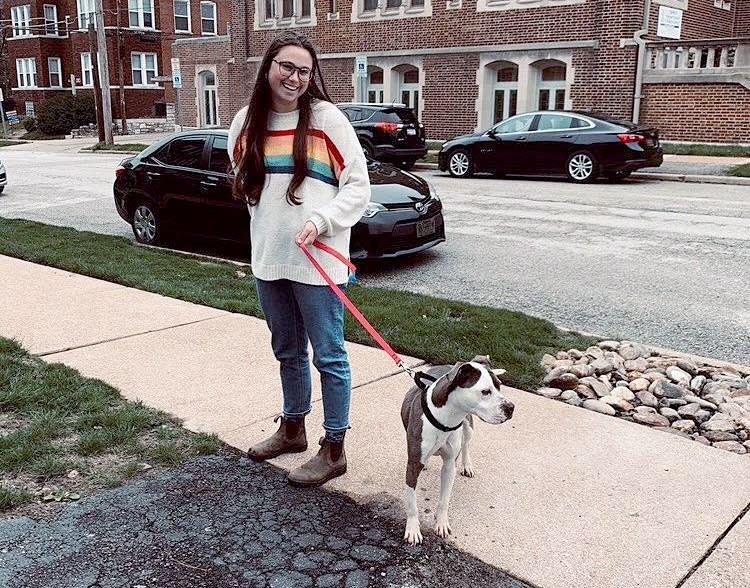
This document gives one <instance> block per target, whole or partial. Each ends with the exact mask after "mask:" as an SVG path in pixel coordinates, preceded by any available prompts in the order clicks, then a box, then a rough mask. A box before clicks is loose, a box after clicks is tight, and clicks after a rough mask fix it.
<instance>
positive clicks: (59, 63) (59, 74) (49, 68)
mask: <svg viewBox="0 0 750 588" xmlns="http://www.w3.org/2000/svg"><path fill="white" fill-rule="evenodd" d="M53 63H55V64H57V71H56V72H53V71H52V69H53V68H52V64H53ZM53 73H54V74H55V75H57V77H58V78H59V79H60V83H59V84H54V83H52V74H53ZM47 75H48V77H49V87H50V88H62V87H63V76H62V59H60V58H59V57H48V58H47Z"/></svg>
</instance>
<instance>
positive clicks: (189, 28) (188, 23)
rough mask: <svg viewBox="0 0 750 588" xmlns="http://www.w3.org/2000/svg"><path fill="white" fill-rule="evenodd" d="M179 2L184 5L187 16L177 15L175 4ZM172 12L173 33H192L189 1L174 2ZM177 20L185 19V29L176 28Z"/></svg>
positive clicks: (175, 0) (176, 0)
mask: <svg viewBox="0 0 750 588" xmlns="http://www.w3.org/2000/svg"><path fill="white" fill-rule="evenodd" d="M178 2H180V3H182V4H184V5H185V7H186V8H187V15H186V16H185V15H182V14H180V15H178V14H177V8H176V7H177V3H178ZM172 10H173V12H174V31H175V33H191V32H192V31H193V23H192V20H191V18H190V0H174V2H173V3H172ZM178 18H187V29H178V28H177V19H178Z"/></svg>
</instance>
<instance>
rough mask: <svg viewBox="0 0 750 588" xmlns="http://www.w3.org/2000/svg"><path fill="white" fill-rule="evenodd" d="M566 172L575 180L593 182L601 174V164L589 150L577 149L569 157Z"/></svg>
mask: <svg viewBox="0 0 750 588" xmlns="http://www.w3.org/2000/svg"><path fill="white" fill-rule="evenodd" d="M565 172H566V173H567V174H568V178H570V179H571V180H573V181H574V182H579V183H585V182H591V181H593V180H595V179H596V178H597V176H598V175H599V164H598V163H597V161H596V158H595V157H594V156H593V155H592V154H591V153H589V152H588V151H576V152H575V153H573V154H572V155H571V156H570V157H568V161H567V162H566V164H565Z"/></svg>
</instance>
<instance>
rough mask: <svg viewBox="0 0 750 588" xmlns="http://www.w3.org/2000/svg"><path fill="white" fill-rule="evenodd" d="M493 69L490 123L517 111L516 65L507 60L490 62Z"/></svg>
mask: <svg viewBox="0 0 750 588" xmlns="http://www.w3.org/2000/svg"><path fill="white" fill-rule="evenodd" d="M491 67H492V68H494V69H495V75H494V79H495V82H494V87H493V92H494V95H493V100H494V111H493V121H492V124H495V123H498V122H500V121H501V120H504V119H506V118H508V117H509V116H513V115H514V114H516V112H517V111H518V66H517V65H515V64H514V63H509V62H503V61H501V62H498V63H495V64H491Z"/></svg>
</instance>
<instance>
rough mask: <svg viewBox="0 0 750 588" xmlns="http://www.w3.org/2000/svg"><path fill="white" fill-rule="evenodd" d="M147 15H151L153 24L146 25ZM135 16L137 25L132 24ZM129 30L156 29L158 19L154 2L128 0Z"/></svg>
mask: <svg viewBox="0 0 750 588" xmlns="http://www.w3.org/2000/svg"><path fill="white" fill-rule="evenodd" d="M146 14H150V15H151V24H150V25H147V24H146ZM133 15H135V19H136V21H137V23H136V24H132V23H131V22H130V18H131V16H133ZM128 28H131V29H147V30H152V29H155V28H156V19H155V15H154V0H128Z"/></svg>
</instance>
